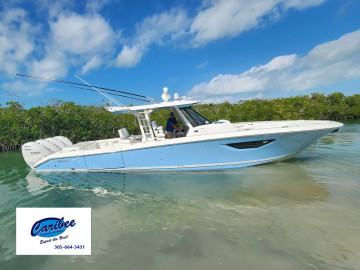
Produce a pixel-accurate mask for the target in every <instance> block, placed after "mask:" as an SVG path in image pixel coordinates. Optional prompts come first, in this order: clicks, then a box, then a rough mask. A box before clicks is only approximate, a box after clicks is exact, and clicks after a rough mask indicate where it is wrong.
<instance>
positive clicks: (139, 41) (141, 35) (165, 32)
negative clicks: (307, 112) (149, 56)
mask: <svg viewBox="0 0 360 270" xmlns="http://www.w3.org/2000/svg"><path fill="white" fill-rule="evenodd" d="M188 25H189V19H188V17H187V15H186V13H185V11H184V10H182V9H179V8H175V9H172V10H171V11H169V12H163V13H161V14H155V15H153V16H151V17H146V18H145V19H144V20H143V21H142V22H141V23H139V24H137V25H136V33H135V35H134V36H133V37H132V38H131V39H130V40H131V41H130V44H128V45H124V46H123V48H122V50H121V52H120V53H119V54H118V56H117V58H116V66H117V67H133V66H135V65H136V64H138V63H139V62H140V60H141V58H142V57H143V55H144V53H145V52H146V50H147V49H148V47H149V46H150V45H151V44H157V45H164V44H168V43H171V42H173V41H174V39H175V37H177V36H178V35H179V32H182V31H183V29H184V28H186V27H187V26H188Z"/></svg>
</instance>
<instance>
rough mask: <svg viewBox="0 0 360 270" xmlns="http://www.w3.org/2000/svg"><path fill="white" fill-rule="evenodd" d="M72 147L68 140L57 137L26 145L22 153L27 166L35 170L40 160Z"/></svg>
mask: <svg viewBox="0 0 360 270" xmlns="http://www.w3.org/2000/svg"><path fill="white" fill-rule="evenodd" d="M72 145H73V144H72V142H71V141H70V140H69V139H68V138H65V137H63V136H56V137H54V138H48V139H45V140H37V141H35V142H28V143H25V144H23V146H22V147H21V151H22V155H23V158H24V160H25V162H26V164H27V165H29V167H30V168H32V169H33V168H34V166H35V164H36V163H37V162H38V161H39V160H41V159H43V158H45V157H47V156H49V155H51V154H53V153H56V152H58V151H61V150H62V149H64V148H65V147H70V146H72Z"/></svg>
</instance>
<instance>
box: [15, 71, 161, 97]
mask: <svg viewBox="0 0 360 270" xmlns="http://www.w3.org/2000/svg"><path fill="white" fill-rule="evenodd" d="M15 75H16V76H22V77H28V78H33V79H39V80H45V81H51V82H60V83H67V84H73V85H79V86H86V87H93V88H96V89H97V90H99V89H102V90H107V91H111V92H118V93H122V94H126V95H130V96H135V97H140V98H145V99H148V100H150V101H152V102H154V103H156V99H154V98H151V97H147V96H143V95H138V94H134V93H130V92H125V91H120V90H115V89H110V88H106V87H101V86H94V85H90V84H82V83H75V82H68V81H62V80H55V79H50V78H43V77H37V76H31V75H25V74H19V73H16V74H15ZM77 78H78V77H77ZM78 79H79V80H81V81H83V80H82V79H80V78H78ZM83 82H84V81H83ZM123 97H126V98H131V97H128V96H123Z"/></svg>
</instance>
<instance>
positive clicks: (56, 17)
mask: <svg viewBox="0 0 360 270" xmlns="http://www.w3.org/2000/svg"><path fill="white" fill-rule="evenodd" d="M359 14H360V0H183V1H181V0H151V1H146V0H142V1H138V0H113V1H112V0H91V1H90V0H89V1H81V0H79V1H73V0H72V1H70V0H61V1H57V0H10V1H1V2H0V104H2V106H5V104H6V102H8V101H17V102H20V103H21V104H22V105H23V106H25V107H26V108H30V107H34V106H44V105H47V104H51V103H53V102H54V100H57V99H61V100H64V101H73V102H75V103H77V104H83V105H96V106H101V105H103V104H105V103H106V102H108V100H106V99H105V98H104V97H103V96H101V95H99V94H98V93H96V92H90V91H84V90H81V89H78V88H71V87H69V86H68V85H66V84H61V83H56V82H47V81H41V80H35V79H28V78H24V77H19V76H15V74H16V73H20V74H27V75H32V76H40V77H45V78H51V79H57V80H65V81H71V82H77V83H82V82H81V81H80V80H79V79H78V78H77V77H75V76H78V77H79V78H81V79H82V80H84V81H86V82H88V83H89V84H91V85H95V86H102V87H106V88H111V89H117V90H121V91H127V92H133V93H136V94H139V95H144V96H148V97H152V98H155V99H156V100H158V102H161V94H162V89H163V87H168V88H169V93H170V94H171V95H173V94H174V93H178V94H179V95H180V96H186V97H191V98H192V99H201V100H204V102H212V103H217V102H223V101H228V102H238V101H239V100H244V99H253V98H264V99H267V98H278V97H290V96H297V95H307V94H311V93H313V92H320V93H325V94H329V93H332V92H339V91H340V92H343V93H344V94H345V95H353V94H356V93H360V16H359ZM116 99H117V100H118V101H119V102H121V103H122V104H124V105H129V104H134V105H138V104H142V102H140V101H135V100H131V99H126V98H122V97H116Z"/></svg>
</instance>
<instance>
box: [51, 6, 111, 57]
mask: <svg viewBox="0 0 360 270" xmlns="http://www.w3.org/2000/svg"><path fill="white" fill-rule="evenodd" d="M50 28H51V33H52V39H53V41H52V42H53V45H52V46H53V47H55V49H57V50H62V51H66V52H69V53H75V54H86V53H94V52H100V51H104V52H107V51H109V50H110V49H111V48H112V46H113V45H114V39H113V37H114V36H115V34H114V32H113V30H112V28H111V27H110V25H109V24H108V23H107V22H106V21H105V19H104V18H103V17H101V16H100V15H98V14H94V15H79V14H75V13H72V14H70V15H69V14H60V15H59V16H58V17H57V19H56V21H55V22H53V23H51V24H50Z"/></svg>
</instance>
